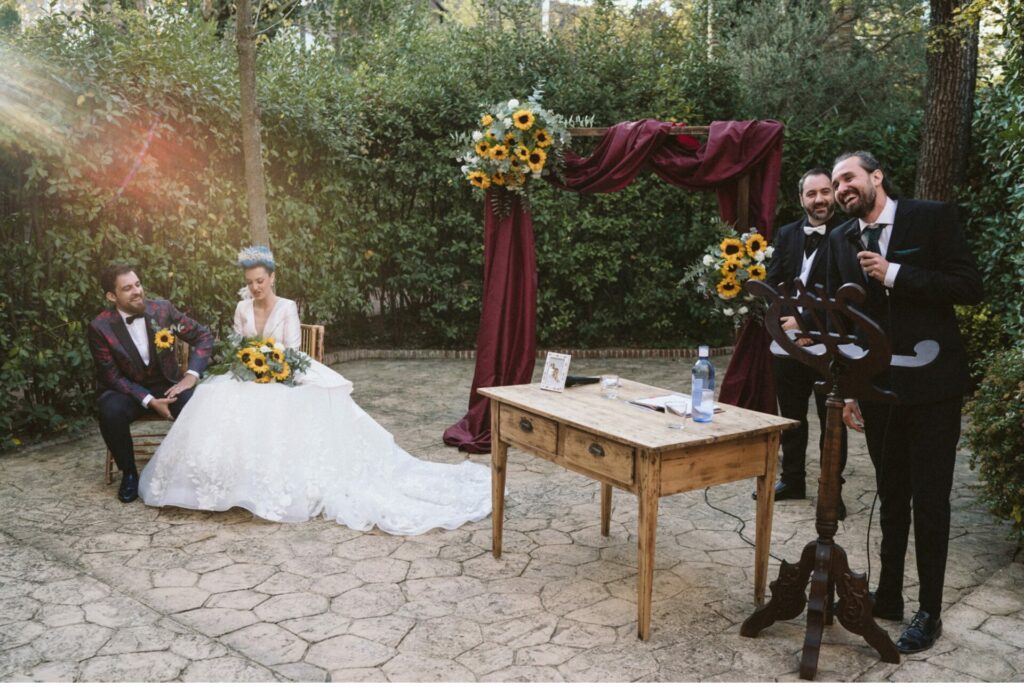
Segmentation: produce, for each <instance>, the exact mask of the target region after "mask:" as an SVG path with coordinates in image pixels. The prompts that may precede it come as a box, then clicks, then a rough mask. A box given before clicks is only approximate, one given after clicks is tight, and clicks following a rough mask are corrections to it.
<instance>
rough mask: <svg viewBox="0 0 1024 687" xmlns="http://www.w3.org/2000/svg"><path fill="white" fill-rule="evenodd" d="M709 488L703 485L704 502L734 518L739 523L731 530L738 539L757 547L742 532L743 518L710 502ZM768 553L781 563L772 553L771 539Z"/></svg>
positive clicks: (745, 526)
mask: <svg viewBox="0 0 1024 687" xmlns="http://www.w3.org/2000/svg"><path fill="white" fill-rule="evenodd" d="M772 488H774V485H772ZM710 489H711V487H704V503H706V504H708V506H709V507H710V508H711V509H713V510H717V511H718V512H719V513H723V514H725V515H728V516H729V517H730V518H732V519H734V520H736V521H737V522H738V523H739V524H740V526H739V528H738V529H734V530H733V532H735V533H736V534H738V535H739V537H740V539H742V540H743V541H744V542H746V543H747V544H749V545H750V546H752V547H753V548H754V549H757V543H756V542H753V541H751V540H750V537H748V536H747V535H745V534H743V530H745V529H746V528H747V521H746V520H744V519H743V518H741V517H740V516H738V515H736V514H735V513H730V512H729V511H727V510H725V509H724V508H719V507H718V506H716V505H715V504H713V503H711V500H710V499H709V498H708V491H709V490H710ZM755 513H756V511H755ZM755 517H756V515H755ZM768 555H769V556H771V557H772V558H773V559H775V560H777V561H778V562H779V563H782V559H781V558H779V557H778V556H776V555H775V554H774V553H772V546H771V541H769V542H768Z"/></svg>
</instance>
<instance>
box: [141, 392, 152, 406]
mask: <svg viewBox="0 0 1024 687" xmlns="http://www.w3.org/2000/svg"><path fill="white" fill-rule="evenodd" d="M152 400H153V394H146V397H145V398H144V399H142V407H143V408H148V407H149V402H150V401H152Z"/></svg>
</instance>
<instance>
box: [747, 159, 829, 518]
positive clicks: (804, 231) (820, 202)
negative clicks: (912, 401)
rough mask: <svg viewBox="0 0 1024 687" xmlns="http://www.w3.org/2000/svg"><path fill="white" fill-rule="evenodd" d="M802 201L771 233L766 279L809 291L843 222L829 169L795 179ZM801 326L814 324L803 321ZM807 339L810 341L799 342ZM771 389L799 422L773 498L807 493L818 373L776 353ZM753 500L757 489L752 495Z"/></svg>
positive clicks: (793, 318) (821, 410) (793, 317)
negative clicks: (794, 215) (810, 415)
mask: <svg viewBox="0 0 1024 687" xmlns="http://www.w3.org/2000/svg"><path fill="white" fill-rule="evenodd" d="M797 192H798V193H799V194H800V205H801V206H802V207H803V209H804V212H805V213H806V216H805V217H802V218H800V219H798V220H797V221H795V222H792V223H791V224H787V225H786V226H784V227H782V228H781V229H779V231H778V233H777V234H776V238H775V252H774V253H773V254H772V259H771V261H770V262H769V263H768V276H767V278H766V281H767V283H768V284H770V285H771V286H778V285H779V283H783V282H784V283H785V284H787V285H789V284H792V282H793V280H794V279H800V281H802V282H803V284H804V286H806V287H807V288H808V289H809V290H811V291H817V290H818V287H824V286H825V282H826V281H827V278H828V258H827V256H826V253H827V252H828V240H827V237H828V235H829V234H830V233H831V232H832V230H833V229H835V228H836V227H837V226H838V225H839V224H841V221H840V220H839V218H837V217H836V216H835V199H834V197H833V194H832V177H831V175H830V174H829V172H828V170H827V169H823V168H821V167H815V168H813V169H809V170H807V171H806V172H804V175H803V176H802V177H800V182H799V183H798V184H797ZM798 320H800V321H802V313H799V312H795V311H794V312H792V313H788V314H787V315H786V316H785V317H783V318H782V328H783V329H786V330H791V329H798V328H799V327H800V325H801V322H800V321H798ZM804 324H806V325H807V326H806V327H805V328H813V327H814V325H813V324H811V323H804ZM801 343H804V344H805V345H806V344H809V343H811V342H810V341H809V340H808V341H805V342H801ZM774 370H775V389H776V392H775V393H776V396H777V398H778V400H779V413H780V414H781V415H782V416H783V417H786V418H789V419H791V420H799V421H800V426H799V427H794V428H792V429H787V430H786V431H784V432H783V433H782V475H781V476H780V478H779V481H778V483H777V484H776V485H775V500H776V501H785V500H787V499H802V498H805V497H806V495H807V489H806V483H805V482H806V476H807V472H806V468H805V463H806V461H807V435H808V423H807V399H808V398H809V397H810V396H811V395H813V396H814V402H815V405H816V407H817V410H818V425H819V427H820V428H821V437H820V439H819V441H818V455H819V461H820V456H821V451H822V448H823V447H824V445H825V417H826V415H827V413H828V411H827V409H826V408H825V396H824V395H821V394H815V393H814V384H815V382H818V381H821V376H820V375H818V373H817V372H815V371H814V369H812V368H810V367H808V366H807V365H804V364H803V363H801V362H799V361H796V360H793V359H792V358H775V361H774ZM839 461H840V462H839V466H840V467H839V470H840V474H841V473H842V471H843V469H845V468H846V428H845V427H844V428H843V434H842V448H841V452H840V459H839ZM751 497H752V498H754V499H755V500H756V499H757V492H754V493H753V494H751ZM839 519H840V520H845V519H846V504H844V503H843V501H842V498H840V500H839Z"/></svg>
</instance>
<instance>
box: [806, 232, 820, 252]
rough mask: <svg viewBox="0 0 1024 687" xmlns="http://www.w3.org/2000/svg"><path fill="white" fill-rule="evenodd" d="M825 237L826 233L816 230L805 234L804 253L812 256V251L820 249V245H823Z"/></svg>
mask: <svg viewBox="0 0 1024 687" xmlns="http://www.w3.org/2000/svg"><path fill="white" fill-rule="evenodd" d="M823 238H825V233H824V232H822V233H821V234H819V233H817V232H814V233H810V234H807V235H805V236H804V255H807V256H810V254H811V253H813V252H814V251H816V250H818V246H819V245H821V240H822V239H823Z"/></svg>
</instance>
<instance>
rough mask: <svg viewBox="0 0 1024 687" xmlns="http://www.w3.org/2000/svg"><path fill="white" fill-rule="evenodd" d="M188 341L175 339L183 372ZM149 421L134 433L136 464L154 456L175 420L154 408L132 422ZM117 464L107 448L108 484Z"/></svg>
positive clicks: (175, 354) (106, 473)
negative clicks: (138, 431)
mask: <svg viewBox="0 0 1024 687" xmlns="http://www.w3.org/2000/svg"><path fill="white" fill-rule="evenodd" d="M188 353H189V348H188V343H186V342H185V341H182V340H181V339H175V341H174V357H175V358H177V360H178V367H179V368H180V369H181V371H182V374H184V372H185V370H187V369H188ZM141 422H145V423H149V424H148V425H147V426H146V427H145V428H144V431H143V432H141V433H138V434H132V444H133V445H134V447H135V461H136V464H137V463H138V461H139V460H140V459H141V460H149V459H150V458H152V457H153V454H154V453H155V452H156V449H157V447H158V446H159V445H160V442H162V441H163V440H164V437H165V436H167V423H170V422H173V420H168V419H167V418H165V417H163V416H162V415H158V414H157V413H156V412H154V411H152V410H145V411H143V413H142V415H140V416H139V419H138V420H136V421H135V422H134V423H132V424H137V423H141ZM152 423H158V424H157V426H155V427H153V426H149V425H151V424H152ZM116 465H117V464H116V463H115V462H114V454H113V453H111V452H110V450H109V449H108V450H107V462H106V464H105V466H104V468H103V476H104V477H105V478H106V480H107V484H113V483H114V467H115V466H116Z"/></svg>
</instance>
